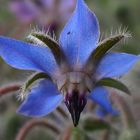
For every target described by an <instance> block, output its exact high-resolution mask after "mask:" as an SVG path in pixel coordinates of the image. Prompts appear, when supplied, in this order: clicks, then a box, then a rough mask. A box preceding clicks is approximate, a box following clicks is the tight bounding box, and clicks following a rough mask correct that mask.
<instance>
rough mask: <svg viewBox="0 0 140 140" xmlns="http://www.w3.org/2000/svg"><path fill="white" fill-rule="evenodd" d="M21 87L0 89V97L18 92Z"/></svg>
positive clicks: (14, 86) (13, 86)
mask: <svg viewBox="0 0 140 140" xmlns="http://www.w3.org/2000/svg"><path fill="white" fill-rule="evenodd" d="M20 88H21V86H20V85H18V84H15V85H10V86H5V87H2V88H0V96H2V95H5V94H8V93H10V92H15V91H18V90H20Z"/></svg>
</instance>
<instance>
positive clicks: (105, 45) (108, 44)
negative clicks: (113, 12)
mask: <svg viewBox="0 0 140 140" xmlns="http://www.w3.org/2000/svg"><path fill="white" fill-rule="evenodd" d="M124 37H126V35H125V34H118V35H115V36H111V37H110V38H107V39H105V40H103V41H102V42H101V43H99V45H98V47H97V48H96V49H95V50H94V51H93V52H92V53H91V55H90V57H89V59H88V60H87V63H86V65H85V68H86V69H88V70H89V71H93V68H94V66H95V65H97V64H98V63H99V62H100V60H101V59H102V57H103V56H104V55H105V53H106V52H107V51H109V50H110V49H111V48H112V47H113V46H114V45H115V44H116V43H118V42H119V41H120V40H121V39H122V38H124ZM93 64H94V65H93Z"/></svg>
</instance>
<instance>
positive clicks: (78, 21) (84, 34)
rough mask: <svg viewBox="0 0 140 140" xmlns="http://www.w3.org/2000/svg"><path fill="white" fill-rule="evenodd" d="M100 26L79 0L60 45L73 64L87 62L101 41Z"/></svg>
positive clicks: (62, 34)
mask: <svg viewBox="0 0 140 140" xmlns="http://www.w3.org/2000/svg"><path fill="white" fill-rule="evenodd" d="M99 35H100V32H99V24H98V20H97V18H96V16H95V14H94V13H92V12H91V11H90V10H89V9H88V7H87V5H86V4H85V2H84V0H77V6H76V9H75V11H74V14H73V16H72V17H71V19H70V20H69V22H68V23H67V24H66V26H65V27H64V29H63V31H62V33H61V35H60V44H61V47H62V49H63V50H64V52H65V54H66V56H67V57H68V60H69V61H70V63H71V64H76V63H78V64H79V65H82V64H83V63H85V62H86V60H87V58H88V57H89V55H90V54H91V52H92V50H94V49H95V48H96V47H97V43H98V40H99Z"/></svg>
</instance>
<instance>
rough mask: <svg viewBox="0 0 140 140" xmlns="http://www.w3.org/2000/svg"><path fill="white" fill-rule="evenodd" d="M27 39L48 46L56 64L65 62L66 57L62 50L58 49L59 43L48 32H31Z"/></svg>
mask: <svg viewBox="0 0 140 140" xmlns="http://www.w3.org/2000/svg"><path fill="white" fill-rule="evenodd" d="M27 41H28V42H30V43H33V44H38V45H41V46H46V47H49V49H50V50H51V51H52V53H53V55H54V57H55V60H56V62H57V63H58V64H61V63H62V62H63V63H64V62H65V64H66V63H67V62H66V57H65V55H64V53H63V51H62V50H61V49H60V47H59V44H58V43H57V41H55V40H54V39H53V38H52V37H50V36H49V35H48V34H45V33H42V32H32V33H31V34H30V35H29V36H28V37H27Z"/></svg>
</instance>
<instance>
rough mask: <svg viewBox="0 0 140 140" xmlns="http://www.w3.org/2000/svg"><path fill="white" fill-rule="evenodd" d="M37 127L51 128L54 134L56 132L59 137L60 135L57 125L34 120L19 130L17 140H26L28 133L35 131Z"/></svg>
mask: <svg viewBox="0 0 140 140" xmlns="http://www.w3.org/2000/svg"><path fill="white" fill-rule="evenodd" d="M35 126H43V127H46V128H49V129H50V130H51V131H52V132H54V133H55V134H57V135H58V134H60V130H59V128H57V127H56V126H55V125H53V124H52V123H50V121H46V120H35V119H32V120H30V121H28V122H27V123H26V124H25V125H24V126H23V127H22V128H21V129H20V130H19V133H18V134H17V136H16V139H15V140H24V139H25V138H26V136H27V135H28V133H29V132H30V130H31V129H33V128H34V127H35Z"/></svg>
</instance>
